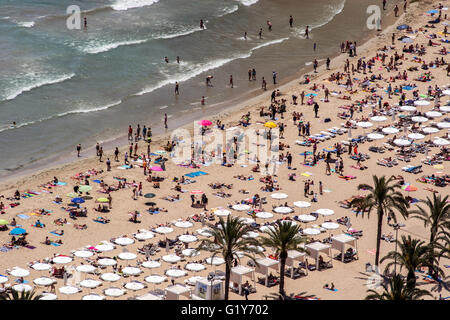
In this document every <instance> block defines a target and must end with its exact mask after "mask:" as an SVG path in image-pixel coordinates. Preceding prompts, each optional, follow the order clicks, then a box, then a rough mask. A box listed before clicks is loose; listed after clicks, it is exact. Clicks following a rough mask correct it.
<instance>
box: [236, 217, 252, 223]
mask: <svg viewBox="0 0 450 320" xmlns="http://www.w3.org/2000/svg"><path fill="white" fill-rule="evenodd" d="M239 221H241V222H242V223H245V224H252V223H253V222H255V220H253V219H252V218H248V217H245V218H239Z"/></svg>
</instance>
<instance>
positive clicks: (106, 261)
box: [97, 258, 117, 267]
mask: <svg viewBox="0 0 450 320" xmlns="http://www.w3.org/2000/svg"><path fill="white" fill-rule="evenodd" d="M97 263H98V264H99V265H101V266H105V267H108V266H114V265H116V264H117V261H116V260H114V259H110V258H103V259H99V260H98V261H97Z"/></svg>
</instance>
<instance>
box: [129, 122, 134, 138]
mask: <svg viewBox="0 0 450 320" xmlns="http://www.w3.org/2000/svg"><path fill="white" fill-rule="evenodd" d="M132 139H133V128H132V127H131V124H130V125H129V126H128V140H132Z"/></svg>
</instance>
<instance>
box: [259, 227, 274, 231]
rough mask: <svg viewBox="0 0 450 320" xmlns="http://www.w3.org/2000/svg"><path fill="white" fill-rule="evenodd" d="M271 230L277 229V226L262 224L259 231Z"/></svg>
mask: <svg viewBox="0 0 450 320" xmlns="http://www.w3.org/2000/svg"><path fill="white" fill-rule="evenodd" d="M269 230H272V231H275V227H274V226H262V227H260V228H259V231H261V232H267V231H269Z"/></svg>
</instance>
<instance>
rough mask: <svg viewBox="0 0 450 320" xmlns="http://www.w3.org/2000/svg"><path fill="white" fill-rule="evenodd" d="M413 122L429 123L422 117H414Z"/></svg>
mask: <svg viewBox="0 0 450 320" xmlns="http://www.w3.org/2000/svg"><path fill="white" fill-rule="evenodd" d="M411 120H412V121H414V122H427V121H428V119H427V118H425V117H421V116H415V117H412V118H411Z"/></svg>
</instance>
